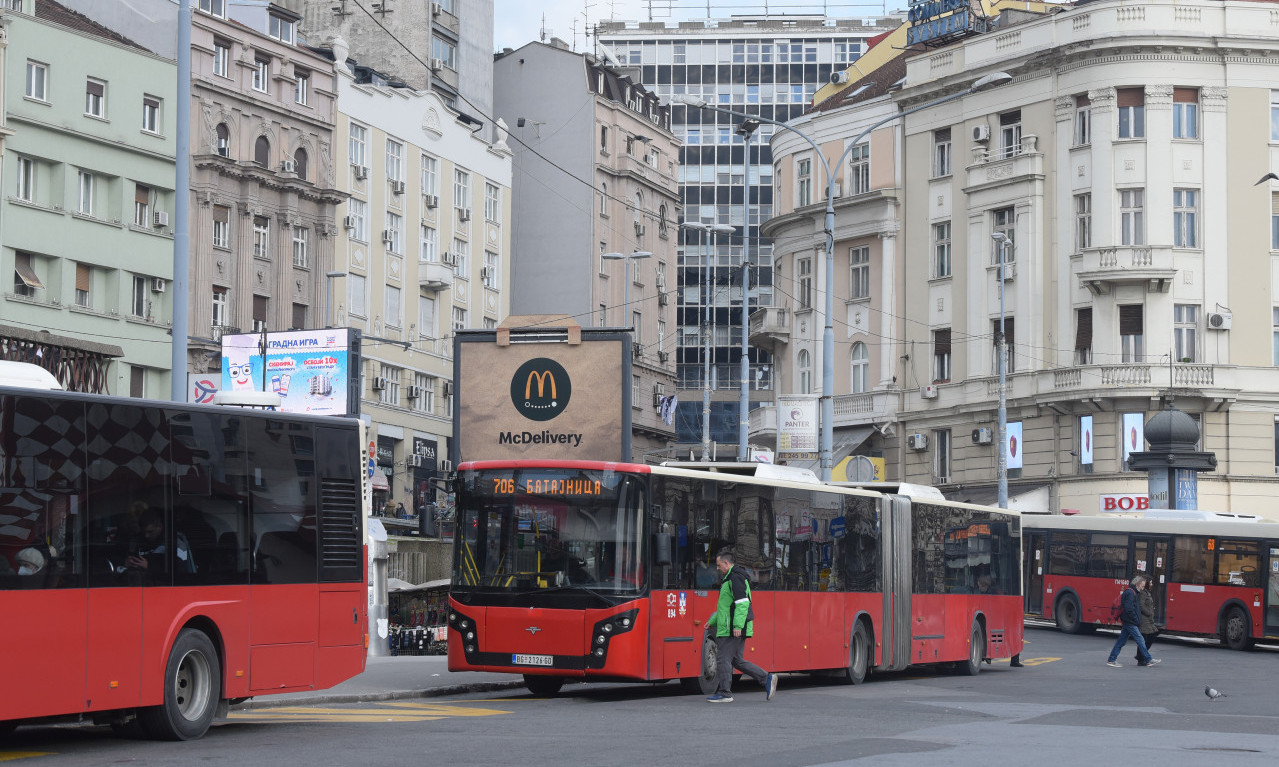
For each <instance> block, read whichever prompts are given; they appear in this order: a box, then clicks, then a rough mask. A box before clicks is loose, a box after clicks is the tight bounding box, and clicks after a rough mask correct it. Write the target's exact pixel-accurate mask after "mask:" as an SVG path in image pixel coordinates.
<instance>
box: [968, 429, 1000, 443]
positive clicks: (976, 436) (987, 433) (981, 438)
mask: <svg viewBox="0 0 1279 767" xmlns="http://www.w3.org/2000/svg"><path fill="white" fill-rule="evenodd" d="M994 440H995V435H994V433H993V432H992V431H991V430H990V429H989V428H987V427H985V426H983V427H982V428H980V429H973V444H974V445H989V444H990V443H992V442H994Z"/></svg>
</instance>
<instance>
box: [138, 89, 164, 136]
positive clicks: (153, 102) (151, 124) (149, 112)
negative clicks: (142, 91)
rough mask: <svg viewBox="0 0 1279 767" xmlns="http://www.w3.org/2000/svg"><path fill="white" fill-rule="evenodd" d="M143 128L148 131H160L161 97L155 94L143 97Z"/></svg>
mask: <svg viewBox="0 0 1279 767" xmlns="http://www.w3.org/2000/svg"><path fill="white" fill-rule="evenodd" d="M142 130H144V131H146V132H147V133H159V132H160V99H157V98H155V97H153V96H146V97H144V98H143V99H142Z"/></svg>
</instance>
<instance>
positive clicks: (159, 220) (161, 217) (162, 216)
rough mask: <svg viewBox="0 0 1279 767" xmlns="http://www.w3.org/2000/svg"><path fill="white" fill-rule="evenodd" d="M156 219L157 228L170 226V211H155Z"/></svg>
mask: <svg viewBox="0 0 1279 767" xmlns="http://www.w3.org/2000/svg"><path fill="white" fill-rule="evenodd" d="M154 220H155V225H156V227H157V228H159V227H165V226H168V225H169V213H168V211H163V210H157V211H156V212H155V216H154Z"/></svg>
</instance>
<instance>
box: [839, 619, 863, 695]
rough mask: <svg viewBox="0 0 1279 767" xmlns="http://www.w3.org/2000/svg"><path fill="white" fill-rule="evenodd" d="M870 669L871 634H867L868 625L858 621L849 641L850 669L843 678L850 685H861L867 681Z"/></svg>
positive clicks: (847, 669)
mask: <svg viewBox="0 0 1279 767" xmlns="http://www.w3.org/2000/svg"><path fill="white" fill-rule="evenodd" d="M869 667H870V634H868V633H867V632H866V624H865V623H862V622H861V621H858V622H857V624H856V625H855V626H853V634H852V637H850V638H849V641H848V668H846V669H844V673H843V674H841V676H842V677H843V679H844V681H846V682H848V683H849V684H861V683H862V682H865V681H866V669H868V668H869Z"/></svg>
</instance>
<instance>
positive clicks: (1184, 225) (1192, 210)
mask: <svg viewBox="0 0 1279 767" xmlns="http://www.w3.org/2000/svg"><path fill="white" fill-rule="evenodd" d="M1198 227H1199V192H1198V190H1195V189H1174V190H1172V244H1173V247H1175V248H1197V247H1199V235H1198Z"/></svg>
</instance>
